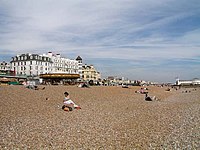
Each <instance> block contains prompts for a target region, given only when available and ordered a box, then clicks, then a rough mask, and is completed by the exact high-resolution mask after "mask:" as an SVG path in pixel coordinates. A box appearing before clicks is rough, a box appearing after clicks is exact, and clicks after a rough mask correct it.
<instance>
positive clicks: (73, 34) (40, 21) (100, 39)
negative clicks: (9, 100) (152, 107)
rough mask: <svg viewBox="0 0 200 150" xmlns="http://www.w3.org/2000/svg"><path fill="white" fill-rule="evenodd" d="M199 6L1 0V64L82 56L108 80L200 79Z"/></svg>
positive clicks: (120, 0) (164, 1) (165, 1)
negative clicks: (31, 57) (27, 57)
mask: <svg viewBox="0 0 200 150" xmlns="http://www.w3.org/2000/svg"><path fill="white" fill-rule="evenodd" d="M199 8H200V1H199V0H190V1H188V0H160V1H158V0H110V1H107V0H101V1H99V0H76V1H72V0H59V1H57V0H34V1H33V0H9V1H8V0H0V61H3V60H5V61H10V58H11V57H12V56H15V55H17V54H22V53H38V54H43V53H47V52H48V51H52V52H54V53H60V54H61V56H63V57H68V58H71V59H74V58H76V57H77V56H78V55H80V56H81V57H82V58H83V61H84V63H87V64H94V66H95V67H96V69H97V70H98V71H100V72H101V74H102V77H106V76H120V77H121V76H123V77H127V78H129V79H133V80H141V79H143V80H149V81H157V82H174V81H175V77H177V76H178V77H179V78H181V79H192V78H196V77H197V78H200V9H199Z"/></svg>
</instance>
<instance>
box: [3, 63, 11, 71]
mask: <svg viewBox="0 0 200 150" xmlns="http://www.w3.org/2000/svg"><path fill="white" fill-rule="evenodd" d="M10 69H11V67H10V63H8V62H5V61H3V62H1V63H0V71H2V72H7V71H10Z"/></svg>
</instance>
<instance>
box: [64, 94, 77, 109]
mask: <svg viewBox="0 0 200 150" xmlns="http://www.w3.org/2000/svg"><path fill="white" fill-rule="evenodd" d="M64 95H65V97H64V100H63V103H64V105H63V107H62V109H64V110H65V111H72V110H73V109H81V107H80V106H78V105H77V104H75V103H74V102H73V101H72V100H71V99H70V97H69V93H68V92H65V93H64Z"/></svg>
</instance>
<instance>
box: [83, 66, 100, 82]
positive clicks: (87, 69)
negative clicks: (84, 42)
mask: <svg viewBox="0 0 200 150" xmlns="http://www.w3.org/2000/svg"><path fill="white" fill-rule="evenodd" d="M82 69H83V70H82V79H83V81H90V80H92V81H94V82H97V81H99V80H100V79H101V75H100V73H99V72H98V71H97V70H96V69H95V67H94V66H93V65H86V64H85V65H83V66H82Z"/></svg>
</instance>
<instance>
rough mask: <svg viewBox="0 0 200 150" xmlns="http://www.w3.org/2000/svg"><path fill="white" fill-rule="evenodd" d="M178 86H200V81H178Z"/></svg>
mask: <svg viewBox="0 0 200 150" xmlns="http://www.w3.org/2000/svg"><path fill="white" fill-rule="evenodd" d="M176 85H200V79H198V78H194V79H193V80H179V79H177V80H176Z"/></svg>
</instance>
